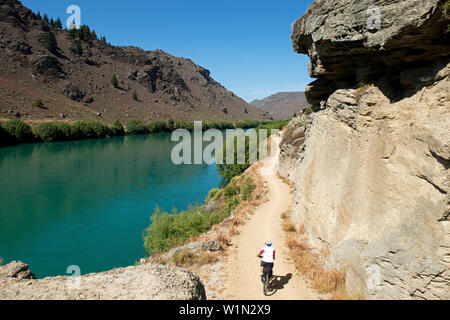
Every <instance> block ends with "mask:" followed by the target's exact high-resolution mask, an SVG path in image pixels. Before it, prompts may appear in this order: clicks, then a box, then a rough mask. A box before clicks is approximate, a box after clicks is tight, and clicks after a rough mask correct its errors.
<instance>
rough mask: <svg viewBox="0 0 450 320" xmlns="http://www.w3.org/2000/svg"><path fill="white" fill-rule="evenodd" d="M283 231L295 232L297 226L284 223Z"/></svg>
mask: <svg viewBox="0 0 450 320" xmlns="http://www.w3.org/2000/svg"><path fill="white" fill-rule="evenodd" d="M283 231H285V232H295V231H296V230H295V225H294V224H293V223H291V222H285V223H283Z"/></svg>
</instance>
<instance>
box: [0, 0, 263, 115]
mask: <svg viewBox="0 0 450 320" xmlns="http://www.w3.org/2000/svg"><path fill="white" fill-rule="evenodd" d="M49 32H50V33H52V34H54V36H55V39H56V44H57V49H56V50H55V51H54V52H53V53H52V52H50V51H49V50H48V49H47V47H46V37H47V35H48V33H49ZM77 41H79V43H80V46H81V49H82V54H79V53H80V51H78V52H77ZM0 49H1V50H0V118H6V117H20V118H22V119H24V120H27V121H31V122H33V121H35V120H37V121H41V120H49V121H50V120H58V119H59V120H60V119H66V120H94V119H96V120H100V121H104V122H112V121H114V120H116V119H119V120H121V121H122V122H126V121H127V119H140V120H144V121H150V120H157V119H168V118H174V119H177V120H231V121H234V120H244V119H254V120H262V119H264V116H263V115H262V112H261V111H259V110H257V109H256V108H254V107H253V106H250V105H249V104H247V103H246V102H245V101H244V100H242V99H241V98H239V97H237V96H236V95H235V94H233V93H232V92H230V91H228V90H226V89H225V88H224V87H223V86H222V85H221V84H220V83H218V82H217V81H215V80H214V79H213V78H211V76H210V72H209V71H208V70H206V69H205V68H202V67H201V66H198V65H196V64H195V63H193V62H192V61H191V60H189V59H184V58H177V57H174V56H171V55H169V54H167V53H165V52H163V51H161V50H156V51H144V50H142V49H139V48H134V47H117V46H112V45H109V44H108V43H107V42H106V41H101V40H98V39H97V37H96V36H91V34H89V36H85V37H83V39H82V40H78V37H75V38H72V37H71V35H70V34H69V32H68V31H66V30H61V29H59V28H55V27H52V26H50V25H49V24H48V23H46V22H45V21H43V20H42V19H41V18H40V17H39V16H37V15H36V14H34V13H33V12H32V11H31V10H29V9H27V8H25V7H24V6H23V5H22V4H21V3H20V2H19V1H17V0H0ZM78 49H79V47H78ZM114 74H115V75H117V79H118V85H117V87H114V86H113V85H112V84H111V78H112V77H113V75H114ZM134 93H136V95H137V100H135V99H134V98H136V96H135V95H134ZM38 100H42V102H43V105H42V106H37V104H36V101H38Z"/></svg>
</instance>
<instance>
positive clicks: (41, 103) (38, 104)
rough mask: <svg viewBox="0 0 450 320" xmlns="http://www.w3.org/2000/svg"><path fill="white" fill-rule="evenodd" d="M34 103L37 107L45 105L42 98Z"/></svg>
mask: <svg viewBox="0 0 450 320" xmlns="http://www.w3.org/2000/svg"><path fill="white" fill-rule="evenodd" d="M33 105H34V106H35V107H36V108H42V107H43V106H44V103H43V102H42V100H41V99H38V100H36V101H35V102H34V103H33Z"/></svg>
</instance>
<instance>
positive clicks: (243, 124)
mask: <svg viewBox="0 0 450 320" xmlns="http://www.w3.org/2000/svg"><path fill="white" fill-rule="evenodd" d="M259 125H261V123H260V122H259V121H256V120H244V121H240V122H238V123H237V124H236V128H242V129H249V128H256V127H258V126H259Z"/></svg>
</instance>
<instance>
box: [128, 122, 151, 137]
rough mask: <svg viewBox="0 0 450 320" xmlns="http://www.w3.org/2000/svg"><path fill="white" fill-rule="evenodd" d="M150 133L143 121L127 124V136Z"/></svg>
mask: <svg viewBox="0 0 450 320" xmlns="http://www.w3.org/2000/svg"><path fill="white" fill-rule="evenodd" d="M146 133H148V130H147V127H146V126H145V124H144V123H143V122H142V121H139V120H128V122H127V134H129V135H135V134H146Z"/></svg>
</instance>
